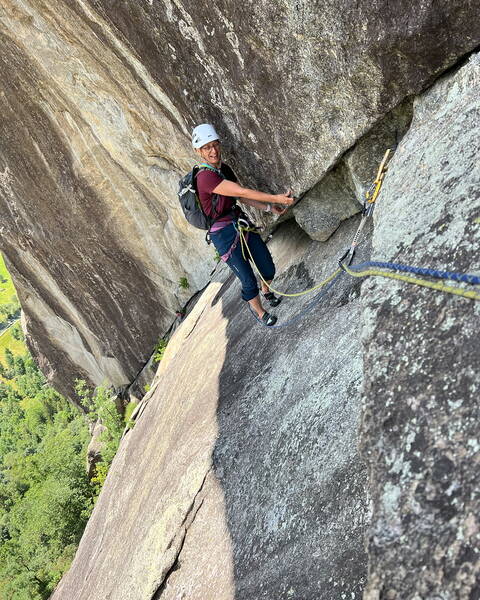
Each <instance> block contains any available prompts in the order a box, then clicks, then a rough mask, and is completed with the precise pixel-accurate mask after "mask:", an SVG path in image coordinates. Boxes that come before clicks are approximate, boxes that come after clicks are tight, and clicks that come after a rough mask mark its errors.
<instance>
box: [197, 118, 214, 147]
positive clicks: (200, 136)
mask: <svg viewBox="0 0 480 600" xmlns="http://www.w3.org/2000/svg"><path fill="white" fill-rule="evenodd" d="M218 139H219V137H218V133H217V132H216V131H215V128H214V126H213V125H210V123H203V124H202V125H197V126H196V127H195V129H194V130H193V131H192V145H193V147H194V148H201V147H202V146H205V144H208V143H209V142H213V141H215V140H218Z"/></svg>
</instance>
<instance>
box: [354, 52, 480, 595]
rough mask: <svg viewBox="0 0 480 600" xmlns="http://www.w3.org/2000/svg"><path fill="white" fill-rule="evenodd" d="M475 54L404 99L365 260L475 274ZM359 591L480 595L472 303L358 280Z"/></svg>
mask: <svg viewBox="0 0 480 600" xmlns="http://www.w3.org/2000/svg"><path fill="white" fill-rule="evenodd" d="M479 97H480V55H478V54H477V55H474V56H473V57H472V58H471V59H470V61H469V62H468V64H466V65H465V66H464V67H463V68H461V69H460V70H459V71H458V72H457V73H455V74H453V75H450V76H447V77H445V78H444V79H442V80H440V81H439V82H438V83H436V84H435V86H434V87H433V88H432V89H431V90H430V91H429V92H428V93H427V94H425V95H424V96H422V97H421V98H419V99H418V101H417V102H416V103H415V110H414V119H413V123H412V126H411V128H410V130H409V132H408V134H407V135H406V137H405V138H404V140H403V141H402V144H401V146H400V147H399V149H398V150H397V153H396V155H395V157H394V159H393V161H392V163H391V166H390V168H389V172H388V175H387V178H386V180H385V184H384V187H383V190H382V194H381V198H380V201H379V203H378V207H377V209H376V212H375V231H374V236H373V258H374V259H376V260H387V261H395V262H402V263H406V264H409V265H415V266H422V267H424V266H429V267H432V268H436V269H443V270H447V271H459V272H470V273H476V274H477V275H480V271H479V267H480V265H479V260H478V257H479V252H478V249H479V239H480V221H479V218H480V166H479V160H478V157H479V152H480V144H479V136H478V131H479V126H480V105H479V101H478V99H479ZM362 298H363V302H364V304H365V307H366V308H365V313H364V318H365V328H364V343H365V357H364V394H365V402H366V413H365V417H364V423H363V431H362V434H361V438H362V446H363V452H364V456H365V458H366V459H367V463H368V465H369V469H370V488H371V490H372V500H373V519H372V525H371V530H370V534H369V538H368V552H369V561H370V567H369V584H368V589H367V592H366V594H365V599H366V600H379V599H384V598H385V599H388V600H404V599H406V598H409V599H413V598H415V599H420V598H422V599H433V598H441V599H442V600H474V599H476V598H479V597H480V584H479V581H480V560H479V557H478V548H479V540H480V527H479V517H478V516H479V513H480V497H479V489H478V466H479V444H478V422H479V417H480V414H479V406H478V396H479V391H480V375H479V374H480V350H479V345H478V322H479V320H478V319H479V316H480V303H479V302H472V301H469V300H466V299H464V298H460V297H457V296H453V295H449V294H444V293H441V292H438V291H435V290H431V289H425V288H420V287H418V286H412V285H407V284H405V283H402V282H393V281H388V280H383V279H381V278H376V279H371V280H369V281H368V282H367V283H365V284H364V286H363V293H362Z"/></svg>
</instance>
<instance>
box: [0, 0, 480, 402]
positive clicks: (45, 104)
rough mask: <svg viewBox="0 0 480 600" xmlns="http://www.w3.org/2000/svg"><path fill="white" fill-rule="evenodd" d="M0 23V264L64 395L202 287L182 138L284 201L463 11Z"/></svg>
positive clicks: (183, 5)
mask: <svg viewBox="0 0 480 600" xmlns="http://www.w3.org/2000/svg"><path fill="white" fill-rule="evenodd" d="M0 25H1V29H2V33H1V40H0V46H1V48H0V50H1V52H0V75H1V78H2V82H3V85H2V93H1V95H0V128H1V130H0V138H1V145H0V212H1V215H2V222H1V224H0V248H1V250H2V252H3V254H4V255H5V258H6V261H7V264H8V268H9V270H10V271H11V273H12V276H13V278H14V281H15V284H16V287H17V290H18V295H19V298H20V301H21V303H22V307H23V309H24V311H25V312H26V319H25V322H26V323H27V327H28V331H27V333H28V338H27V339H28V343H29V346H30V349H31V350H32V352H33V353H34V355H35V356H36V357H37V359H38V361H39V363H40V364H41V365H42V368H43V369H44V371H45V372H46V373H47V374H48V376H49V378H50V380H51V382H52V383H53V384H54V385H55V387H56V388H57V389H59V390H60V391H62V392H63V393H64V394H66V395H68V396H70V397H72V396H74V393H73V380H74V378H75V377H81V378H83V379H86V380H88V381H89V382H90V383H92V384H100V383H103V382H107V383H110V384H111V385H113V386H114V387H115V388H118V389H121V388H124V387H125V386H127V385H128V383H129V382H131V380H132V379H133V378H134V376H135V375H136V374H137V373H138V372H139V371H140V370H141V369H142V367H143V366H144V365H145V363H146V362H147V360H148V358H149V356H150V354H151V351H152V349H153V346H154V343H155V341H156V339H157V338H158V337H159V335H160V334H161V333H162V332H163V331H164V330H165V329H166V328H167V327H168V325H169V323H170V322H171V320H172V318H173V315H174V313H175V311H176V310H177V309H178V308H180V307H181V306H182V305H183V304H184V303H185V302H186V300H187V299H188V296H189V294H190V292H191V291H194V290H196V289H199V288H201V287H203V285H205V283H206V281H207V279H208V274H209V271H210V268H211V266H212V264H213V263H212V261H211V257H212V253H211V251H210V249H208V248H206V247H205V246H204V244H203V235H202V233H199V232H195V231H194V230H192V229H191V228H189V227H188V226H187V224H186V223H185V221H184V219H183V217H182V215H181V213H180V211H179V209H178V206H177V200H176V197H175V191H176V190H175V188H176V183H177V179H178V176H179V175H180V174H181V173H182V172H184V171H186V170H187V169H188V168H189V166H190V165H191V164H192V162H193V158H194V156H193V154H192V151H191V149H190V146H189V132H190V130H191V127H192V126H193V125H194V124H196V123H198V122H199V121H203V120H211V121H213V122H214V123H215V124H216V126H217V127H218V129H219V131H220V133H221V135H222V137H223V138H224V140H225V146H226V150H227V154H228V158H229V160H230V162H231V163H232V165H233V166H234V168H235V169H236V170H237V172H238V175H239V176H240V179H241V180H242V181H243V182H245V183H247V184H249V185H255V186H259V187H263V188H264V189H270V190H272V191H280V190H283V189H285V188H286V187H293V188H294V192H295V193H296V194H297V195H300V194H303V193H304V192H306V191H307V190H308V189H310V188H311V187H312V186H313V185H314V184H315V183H316V182H318V181H319V180H320V179H322V177H323V176H324V175H325V173H327V171H329V169H331V168H332V167H333V166H334V165H335V163H336V161H337V159H338V158H339V157H340V156H342V155H343V154H344V153H345V152H346V151H347V150H348V149H349V148H351V147H352V146H353V145H354V144H355V142H356V141H357V140H358V139H359V138H360V137H361V136H362V135H364V134H365V133H366V132H368V131H369V130H370V129H371V127H372V126H373V125H374V124H375V123H376V122H377V121H378V120H379V119H381V118H382V117H384V115H386V114H387V113H389V112H390V111H391V110H392V109H393V108H394V107H395V106H396V105H398V104H399V103H400V102H402V101H403V99H404V98H405V97H406V96H409V95H412V94H415V93H418V92H419V91H421V90H422V89H424V88H425V86H426V85H428V84H429V83H431V82H432V81H433V79H434V78H435V77H436V76H437V75H438V74H439V73H441V72H442V71H443V70H444V69H446V68H447V67H449V66H450V65H452V64H453V63H455V61H456V60H458V57H459V56H462V55H463V54H465V53H466V52H469V51H470V50H472V49H473V48H474V47H475V46H477V45H478V43H479V40H480V32H479V25H478V19H476V3H474V2H473V0H462V1H461V2H457V3H455V5H453V4H452V3H451V2H448V1H446V0H443V1H441V2H436V3H434V4H433V3H430V2H422V3H420V4H418V3H417V4H416V5H411V6H407V5H405V3H400V4H398V3H397V4H389V5H388V6H385V3H384V2H380V1H375V2H371V1H368V2H367V1H366V0H362V1H361V2H357V3H355V4H352V3H347V2H344V3H342V2H340V3H338V2H337V3H330V4H325V3H320V2H293V1H286V0H285V1H282V2H277V3H274V4H273V3H267V2H243V3H233V2H226V1H225V0H222V1H219V2H215V3H213V4H207V5H205V4H203V3H199V2H194V1H193V0H189V1H183V2H182V1H180V0H175V1H172V0H162V1H158V2H157V1H155V2H153V1H150V0H148V1H142V2H121V3H119V2H116V1H114V0H81V1H73V0H48V2H47V1H46V0H4V1H3V2H2V6H1V8H0ZM181 277H187V279H188V280H189V283H190V291H189V292H188V293H187V292H185V291H182V290H181V289H180V288H179V286H178V281H179V279H180V278H181Z"/></svg>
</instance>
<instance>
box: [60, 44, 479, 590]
mask: <svg viewBox="0 0 480 600" xmlns="http://www.w3.org/2000/svg"><path fill="white" fill-rule="evenodd" d="M479 67H480V57H479V55H475V56H473V57H472V58H471V59H470V61H469V62H468V63H467V64H465V65H464V66H463V67H462V68H461V69H459V70H458V71H457V72H455V73H452V74H450V75H448V76H446V77H445V78H443V79H442V80H440V81H439V82H437V83H436V84H435V86H434V87H433V88H432V89H431V90H430V91H429V92H428V93H426V94H425V95H424V96H422V97H421V98H419V99H418V100H417V101H416V102H415V107H414V118H413V122H412V125H411V127H410V129H409V131H408V132H407V134H406V135H405V136H404V138H403V140H402V142H401V144H400V146H399V147H398V149H397V151H396V154H395V156H394V157H393V159H392V162H391V163H390V167H389V171H388V173H387V176H386V178H385V183H384V186H383V189H382V193H381V196H380V199H379V201H378V205H377V208H376V211H375V213H374V216H375V228H374V231H373V257H374V258H375V259H378V260H395V261H398V262H404V263H407V264H413V265H420V266H430V267H433V268H438V269H449V270H458V271H470V272H477V273H478V258H477V257H478V232H479V222H478V221H479V218H480V195H479V189H480V187H479V179H480V173H479V169H478V161H477V157H478V151H479V148H478V136H477V124H478V119H479V106H478V96H479V86H480V77H479ZM358 223H359V216H354V217H352V218H350V219H347V220H345V221H344V222H342V223H341V224H340V226H339V228H338V229H337V231H336V232H335V233H334V234H333V235H332V236H331V237H330V238H329V239H328V240H327V241H326V242H324V243H320V242H316V241H311V240H310V239H309V238H308V237H307V235H306V234H305V233H302V232H301V230H299V229H298V228H297V226H296V225H295V223H293V222H292V221H290V222H289V223H286V224H283V225H282V226H281V228H280V229H279V230H278V231H277V232H276V234H275V236H274V238H273V240H272V243H271V249H272V252H273V255H274V256H275V260H276V264H277V266H278V271H279V277H278V281H277V286H278V287H279V288H281V289H282V290H284V291H286V292H293V291H296V290H298V289H302V288H303V289H304V288H305V287H307V286H310V285H312V284H313V283H314V282H315V281H319V280H321V279H322V278H324V277H325V276H326V275H327V274H329V273H331V272H332V271H333V270H334V269H335V267H336V259H337V258H338V256H339V254H340V253H341V252H342V251H343V249H344V248H345V246H346V245H348V243H349V242H350V241H351V240H352V238H353V235H354V233H355V231H356V228H357V225H358ZM370 237H371V232H370V233H369V232H368V231H365V233H364V237H363V241H362V243H361V244H360V247H359V252H358V255H357V260H358V262H361V261H363V260H366V259H368V258H369V255H370V248H369V245H368V240H369V239H370ZM308 304H309V300H307V299H305V298H304V299H301V300H297V301H295V302H293V301H292V300H284V301H283V303H282V304H281V305H280V306H279V307H278V308H277V309H276V312H278V314H279V315H280V317H281V321H280V322H279V324H286V323H287V321H288V320H289V319H290V318H294V316H295V315H298V313H299V311H302V310H303V309H305V308H306V307H307V306H308ZM478 316H479V304H478V303H475V302H472V301H469V300H466V299H464V298H460V297H457V296H453V295H448V294H445V293H442V292H440V291H437V290H432V289H427V288H422V287H420V286H413V285H409V284H407V283H405V282H396V281H391V280H386V279H382V278H374V279H373V278H371V279H368V280H367V281H365V282H364V283H362V281H361V280H359V279H353V278H349V277H347V276H346V275H341V276H340V277H339V278H338V280H336V281H335V284H334V285H333V287H332V288H331V289H329V290H328V291H327V292H326V293H325V295H324V296H322V297H321V300H320V298H319V303H318V304H317V305H316V306H315V307H314V310H312V311H311V312H310V313H309V314H308V315H305V316H304V317H303V319H301V320H298V321H295V322H293V323H292V324H290V325H289V326H288V327H285V328H276V329H269V330H265V329H262V328H261V326H260V325H257V324H256V323H255V321H254V320H253V317H252V316H251V315H250V314H249V312H248V310H247V309H246V308H245V306H244V305H243V304H242V303H241V301H240V300H239V285H238V282H237V281H236V280H234V279H232V277H229V276H228V272H227V271H225V270H222V271H220V273H219V274H218V276H216V279H215V281H214V282H212V283H211V284H210V285H209V286H208V287H207V288H206V290H205V292H204V293H203V295H202V296H201V297H200V299H199V300H198V302H197V304H196V305H195V307H194V309H193V310H192V312H191V313H190V315H189V316H188V317H187V318H186V319H185V320H184V321H183V323H182V324H181V325H180V327H179V328H178V329H177V331H176V332H175V334H174V336H173V337H172V339H171V341H170V344H169V346H168V348H167V351H166V354H165V357H164V359H163V360H162V362H161V364H160V367H159V370H158V372H157V375H156V378H155V382H154V385H153V386H152V389H151V391H150V392H149V393H148V394H147V396H146V397H145V399H144V401H143V403H142V404H141V405H140V408H139V411H138V413H137V423H136V425H135V427H134V428H133V429H131V430H130V431H128V432H127V433H126V434H125V436H124V439H123V441H122V444H121V446H120V449H119V452H118V454H117V456H116V457H115V460H114V463H113V465H112V468H111V470H110V472H109V474H108V477H107V481H106V483H105V486H104V488H103V490H102V493H101V496H100V498H99V501H98V503H97V506H96V508H95V510H94V513H93V515H92V518H91V519H90V522H89V524H88V526H87V529H86V531H85V534H84V537H83V539H82V541H81V544H80V547H79V550H78V552H77V555H76V558H75V561H74V563H73V565H72V568H71V569H70V571H69V572H68V573H67V574H66V575H65V576H64V578H63V579H62V581H61V582H60V584H59V586H58V588H57V590H56V591H55V593H54V594H53V597H52V600H67V599H68V600H87V599H88V600H103V599H104V598H115V599H116V600H144V599H145V600H150V599H154V600H173V599H175V600H177V599H180V598H196V599H197V598H198V599H202V600H210V599H211V598H215V599H217V598H218V599H220V600H234V599H235V600H247V599H249V600H250V599H251V598H255V599H259V600H271V599H272V598H275V600H283V599H285V600H289V599H291V598H293V599H295V598H297V599H298V600H332V599H336V598H352V599H355V598H357V599H360V598H363V600H407V599H408V600H427V599H428V600H430V599H432V600H433V598H442V600H457V599H459V600H474V599H476V598H477V597H478V592H479V588H478V573H479V568H480V561H479V559H478V553H477V552H476V550H475V549H476V547H477V546H478V535H479V529H478V514H479V508H480V507H479V497H478V486H477V480H478V450H479V449H478V436H477V430H478V418H479V414H478V403H477V401H476V400H477V397H478V389H479V386H480V380H479V375H478V374H479V372H480V369H479V368H480V352H479V349H478V326H477V322H478ZM361 341H362V342H363V346H362V343H361ZM362 389H363V400H362ZM358 446H359V447H360V448H361V456H359V454H358V450H357V447H358ZM362 458H363V460H362ZM365 465H366V466H367V469H368V479H367V472H366V469H365ZM364 539H366V540H367V547H366V548H365V546H364ZM367 569H368V571H367Z"/></svg>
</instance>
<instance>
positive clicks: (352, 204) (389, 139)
mask: <svg viewBox="0 0 480 600" xmlns="http://www.w3.org/2000/svg"><path fill="white" fill-rule="evenodd" d="M411 118H412V100H411V99H407V100H406V101H405V102H404V103H403V104H401V105H400V106H397V107H396V108H395V109H394V110H392V111H391V112H390V113H389V114H388V115H387V116H386V117H384V118H383V119H382V120H381V121H380V122H379V123H378V124H377V125H375V127H374V128H373V129H372V130H371V131H369V132H368V133H367V134H366V135H365V136H363V137H362V138H361V139H360V140H359V141H358V142H357V143H356V144H355V146H354V147H353V148H352V149H351V150H349V151H348V152H347V153H346V154H345V155H344V156H343V157H342V159H341V160H340V161H339V163H338V164H337V165H336V166H335V167H334V168H333V169H332V170H331V171H330V172H329V173H327V174H326V175H325V177H323V178H322V179H321V180H320V181H319V182H318V183H317V184H316V185H314V187H313V188H312V189H311V190H309V191H308V192H307V194H306V195H305V197H304V198H303V199H302V200H301V201H300V202H299V203H297V204H296V205H295V206H294V208H293V210H292V212H293V214H294V216H295V220H296V221H297V223H298V224H299V225H300V227H301V228H302V229H303V230H304V231H306V232H307V233H308V235H309V236H310V237H311V238H312V239H314V240H319V241H321V242H324V241H325V240H327V239H328V238H329V237H330V236H331V235H332V233H333V232H334V231H335V230H336V229H337V228H338V226H339V225H340V223H341V222H342V221H343V220H345V219H348V218H350V217H351V216H353V215H355V214H357V213H358V212H360V208H361V206H362V204H363V201H364V200H365V193H366V191H367V190H368V189H369V188H370V186H371V184H372V181H373V180H374V179H375V174H376V172H377V170H378V165H379V164H380V162H381V160H382V158H383V155H384V154H385V150H386V149H387V148H391V149H394V148H395V147H396V146H397V145H398V143H399V142H400V140H401V139H402V137H403V136H404V135H405V133H406V131H407V130H408V127H409V125H410V121H411Z"/></svg>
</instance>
